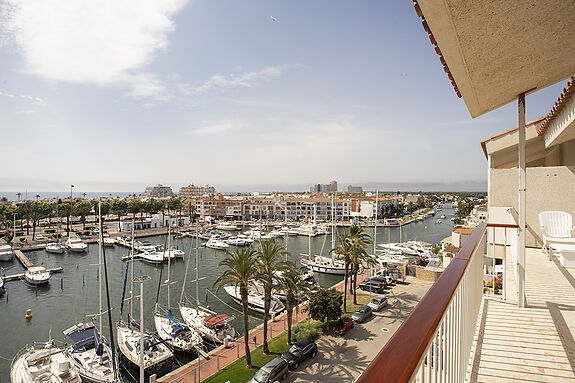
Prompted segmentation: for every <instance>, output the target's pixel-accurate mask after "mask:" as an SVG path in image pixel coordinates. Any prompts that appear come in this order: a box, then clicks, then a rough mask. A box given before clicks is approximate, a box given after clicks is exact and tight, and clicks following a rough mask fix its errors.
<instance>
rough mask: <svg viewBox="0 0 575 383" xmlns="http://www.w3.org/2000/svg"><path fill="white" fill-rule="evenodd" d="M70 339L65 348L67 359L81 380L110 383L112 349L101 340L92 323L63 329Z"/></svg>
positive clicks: (112, 364) (111, 380) (112, 371)
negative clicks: (70, 343)
mask: <svg viewBox="0 0 575 383" xmlns="http://www.w3.org/2000/svg"><path fill="white" fill-rule="evenodd" d="M64 335H66V336H68V337H69V338H70V339H71V340H72V343H73V344H72V345H71V346H68V347H67V348H66V350H65V352H66V355H68V359H70V361H71V362H72V363H74V366H75V367H76V369H77V370H78V372H79V374H80V376H81V378H82V381H83V382H90V383H112V382H114V381H115V379H114V362H113V360H112V350H111V349H110V347H109V346H108V345H107V344H106V343H105V342H104V341H103V340H102V338H101V336H100V334H99V333H98V330H97V329H96V327H94V324H93V323H79V324H76V325H74V326H72V327H70V328H69V329H66V330H64Z"/></svg>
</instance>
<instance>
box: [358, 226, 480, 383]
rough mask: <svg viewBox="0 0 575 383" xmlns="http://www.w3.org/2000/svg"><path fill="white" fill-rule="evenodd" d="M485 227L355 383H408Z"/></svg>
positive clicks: (478, 228)
mask: <svg viewBox="0 0 575 383" xmlns="http://www.w3.org/2000/svg"><path fill="white" fill-rule="evenodd" d="M486 227H487V224H485V223H482V224H480V225H479V226H477V228H476V229H475V230H474V231H473V234H472V235H471V237H469V239H468V240H467V242H466V243H465V245H464V246H463V248H462V249H461V250H460V251H459V252H458V253H457V255H456V257H455V258H454V259H453V260H452V261H451V263H450V264H449V266H448V267H447V268H446V269H445V270H444V271H443V273H442V274H441V277H439V279H438V280H437V282H435V284H434V285H433V286H432V287H431V288H430V289H429V291H428V292H427V294H425V296H424V297H423V298H422V299H421V301H420V302H419V304H418V305H417V306H416V307H415V309H414V310H413V312H412V313H411V314H410V315H409V317H408V318H407V319H406V320H405V322H403V324H402V325H401V326H400V327H399V328H398V329H397V331H396V332H395V334H394V335H393V336H392V337H391V339H389V341H388V342H387V344H386V345H385V347H384V348H383V349H382V350H381V351H380V352H379V353H378V354H377V356H376V357H375V359H374V360H373V361H372V362H371V363H370V365H369V366H368V367H367V369H366V370H365V371H364V372H363V374H362V375H361V376H360V377H359V378H358V379H357V380H356V381H357V382H358V383H371V382H386V383H394V382H409V380H410V379H411V377H412V375H413V373H414V372H415V370H416V368H417V367H418V364H419V362H420V360H421V358H422V357H423V354H424V353H425V351H426V349H427V345H428V344H429V342H430V341H431V340H432V338H433V337H434V336H435V335H436V333H437V328H438V326H439V324H440V323H441V320H442V319H443V316H444V314H445V311H446V310H447V308H448V306H449V303H450V302H451V299H452V298H453V294H454V293H455V292H456V290H457V287H458V286H459V282H460V281H461V278H463V275H464V274H465V270H466V269H467V266H468V264H469V262H470V260H471V257H472V256H473V254H474V252H475V250H476V249H477V247H478V246H479V244H480V240H481V238H483V235H484V233H485V230H486Z"/></svg>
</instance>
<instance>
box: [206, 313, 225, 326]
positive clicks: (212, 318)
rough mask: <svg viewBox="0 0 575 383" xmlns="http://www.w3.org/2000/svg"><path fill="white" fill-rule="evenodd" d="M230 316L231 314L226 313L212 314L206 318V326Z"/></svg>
mask: <svg viewBox="0 0 575 383" xmlns="http://www.w3.org/2000/svg"><path fill="white" fill-rule="evenodd" d="M229 318H230V316H229V315H226V314H212V315H208V316H207V317H205V318H204V324H205V325H206V326H215V325H217V324H218V323H220V322H223V321H225V320H228V319H229Z"/></svg>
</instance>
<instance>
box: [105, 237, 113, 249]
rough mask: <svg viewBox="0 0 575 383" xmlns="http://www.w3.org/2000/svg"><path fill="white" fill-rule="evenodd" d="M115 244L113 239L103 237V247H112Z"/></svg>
mask: <svg viewBox="0 0 575 383" xmlns="http://www.w3.org/2000/svg"><path fill="white" fill-rule="evenodd" d="M115 244H116V240H115V239H114V238H110V237H104V246H107V247H114V245H115Z"/></svg>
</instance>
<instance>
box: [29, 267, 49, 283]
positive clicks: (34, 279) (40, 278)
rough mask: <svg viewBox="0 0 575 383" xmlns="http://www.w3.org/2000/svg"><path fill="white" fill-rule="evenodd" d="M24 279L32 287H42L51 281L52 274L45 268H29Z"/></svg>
mask: <svg viewBox="0 0 575 383" xmlns="http://www.w3.org/2000/svg"><path fill="white" fill-rule="evenodd" d="M24 279H25V280H26V282H28V283H29V284H31V285H34V286H37V285H42V284H44V283H48V282H49V281H50V272H48V271H47V270H46V268H45V267H43V266H34V267H29V268H28V270H26V272H25V273H24Z"/></svg>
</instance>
